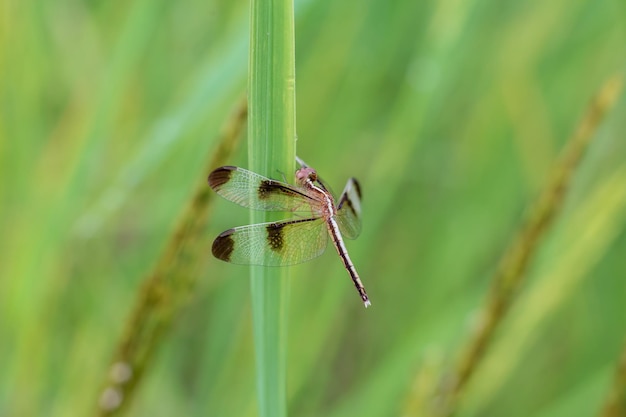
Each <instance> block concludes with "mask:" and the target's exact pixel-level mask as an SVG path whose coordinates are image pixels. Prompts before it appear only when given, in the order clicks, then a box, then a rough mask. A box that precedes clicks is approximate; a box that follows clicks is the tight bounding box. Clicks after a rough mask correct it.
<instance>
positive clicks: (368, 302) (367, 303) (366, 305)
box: [363, 299, 372, 308]
mask: <svg viewBox="0 0 626 417" xmlns="http://www.w3.org/2000/svg"><path fill="white" fill-rule="evenodd" d="M363 304H365V308H367V307H369V306H371V305H372V303H370V300H369V299H367V300H365V301H363Z"/></svg>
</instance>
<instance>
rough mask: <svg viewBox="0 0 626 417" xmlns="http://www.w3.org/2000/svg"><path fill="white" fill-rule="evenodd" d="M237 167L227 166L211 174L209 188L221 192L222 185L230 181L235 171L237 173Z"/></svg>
mask: <svg viewBox="0 0 626 417" xmlns="http://www.w3.org/2000/svg"><path fill="white" fill-rule="evenodd" d="M236 170H237V167H233V166H225V167H220V168H217V169H216V170H215V171H213V172H211V173H210V174H209V186H210V187H211V188H213V189H214V190H219V189H220V188H221V187H222V185H224V184H226V183H227V182H228V181H230V177H231V175H232V173H233V171H236Z"/></svg>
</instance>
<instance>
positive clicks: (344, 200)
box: [338, 195, 357, 216]
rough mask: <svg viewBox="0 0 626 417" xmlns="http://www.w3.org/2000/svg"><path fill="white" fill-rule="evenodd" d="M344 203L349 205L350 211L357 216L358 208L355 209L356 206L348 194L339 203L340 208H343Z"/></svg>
mask: <svg viewBox="0 0 626 417" xmlns="http://www.w3.org/2000/svg"><path fill="white" fill-rule="evenodd" d="M344 205H346V206H348V208H349V209H350V211H351V212H352V214H354V215H355V216H356V215H357V212H356V210H355V209H354V206H353V205H352V200H350V199H349V198H348V196H347V195H346V196H344V198H343V199H342V200H341V202H340V203H339V207H338V209H340V208H342V207H343V206H344Z"/></svg>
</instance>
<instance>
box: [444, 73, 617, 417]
mask: <svg viewBox="0 0 626 417" xmlns="http://www.w3.org/2000/svg"><path fill="white" fill-rule="evenodd" d="M621 88H622V77H621V75H617V76H614V77H612V78H610V79H609V80H608V81H607V82H606V83H605V84H604V85H603V87H602V88H601V89H600V90H599V92H598V93H597V95H596V97H595V98H594V99H593V100H592V102H591V104H590V105H589V108H588V110H587V113H586V114H585V116H584V117H583V119H582V121H581V123H580V124H579V126H578V129H577V130H576V131H575V132H574V134H573V136H572V137H571V139H570V140H569V141H568V143H567V146H566V147H565V149H564V152H563V154H562V157H561V159H560V160H559V161H558V162H557V163H556V164H555V166H554V171H553V176H552V178H551V179H550V180H549V181H548V182H547V184H546V187H545V188H544V190H543V192H542V193H541V195H540V196H539V198H538V199H537V201H536V202H535V204H534V205H533V206H532V207H531V209H532V210H531V211H530V213H529V214H530V215H529V216H528V219H527V221H526V223H525V224H524V226H523V227H522V229H521V231H520V233H519V235H518V236H517V237H516V238H515V239H514V240H513V242H512V244H511V246H510V247H509V249H508V251H507V252H506V253H505V254H504V256H503V258H502V261H501V263H500V266H499V268H498V270H497V272H496V274H495V276H494V279H493V281H492V285H491V288H490V293H489V295H488V297H487V298H486V300H485V304H484V305H483V307H482V311H481V312H480V316H479V321H478V322H479V326H477V327H476V331H475V332H474V333H473V334H472V335H471V336H470V337H469V339H468V340H467V344H466V345H465V346H464V347H463V349H462V351H461V355H460V360H459V362H458V364H457V366H456V368H455V369H454V370H453V372H452V373H451V374H450V375H446V376H445V377H444V378H443V380H442V382H441V384H440V386H439V388H438V393H437V395H436V398H437V402H436V405H435V406H434V409H433V413H434V415H437V416H451V415H453V414H454V412H455V409H456V406H457V402H458V399H459V397H460V396H461V394H462V391H463V390H464V388H465V387H466V385H467V383H468V381H469V380H470V378H471V377H472V375H473V374H474V373H475V371H476V369H477V368H478V366H479V365H480V363H481V362H482V359H483V357H484V355H485V352H486V351H487V349H488V347H489V346H490V344H491V342H492V340H493V336H494V334H495V332H496V329H497V327H498V326H499V324H500V323H501V322H502V319H503V318H504V317H505V315H506V313H507V311H508V310H509V309H510V308H511V306H512V305H513V302H514V301H515V296H516V294H517V293H518V291H519V290H520V288H521V287H522V284H523V282H524V277H525V272H526V270H527V268H528V266H529V265H530V262H531V260H532V259H533V257H534V255H535V254H536V253H537V250H538V249H539V245H540V243H541V240H542V238H543V237H544V236H545V235H546V233H547V231H548V229H549V227H550V226H551V225H552V224H553V223H554V220H555V219H556V217H557V215H558V213H559V212H560V210H561V208H562V206H563V202H564V200H565V195H566V192H567V189H568V187H569V185H570V183H571V181H572V178H573V176H574V173H575V171H576V168H577V167H578V165H579V162H580V160H581V159H582V156H583V154H584V152H585V150H586V149H587V146H588V144H589V142H590V141H591V140H592V139H593V137H594V134H595V132H596V130H597V129H598V127H599V125H600V123H601V122H602V120H603V119H604V116H605V114H606V113H607V112H608V111H609V110H610V109H611V108H612V107H613V105H614V104H615V102H616V100H617V98H618V97H619V94H620V92H621Z"/></svg>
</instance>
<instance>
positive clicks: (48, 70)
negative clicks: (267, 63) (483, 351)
mask: <svg viewBox="0 0 626 417" xmlns="http://www.w3.org/2000/svg"><path fill="white" fill-rule="evenodd" d="M0 22H1V23H0V74H1V75H2V76H1V77H0V227H1V231H2V233H1V234H0V369H2V373H0V415H3V416H4V415H7V416H13V415H14V416H23V415H37V416H39V415H47V416H72V415H86V414H87V415H88V414H89V413H90V412H93V411H94V410H95V409H96V404H97V401H98V395H99V390H100V388H101V386H102V382H103V380H104V378H105V375H106V372H107V366H108V361H109V360H110V358H111V356H112V354H113V351H114V349H115V345H116V343H117V340H118V338H119V336H120V333H121V331H122V329H123V327H124V322H125V320H126V318H127V316H128V314H129V312H130V310H131V307H132V304H133V300H134V297H135V294H136V292H137V291H138V288H139V285H140V282H141V281H142V279H144V277H145V275H146V273H147V272H148V271H150V269H151V268H152V266H153V265H154V263H155V262H156V260H157V259H158V257H159V256H160V253H161V251H162V249H163V248H164V245H165V242H166V241H167V239H168V236H169V234H170V232H171V230H172V228H173V225H174V224H175V221H176V219H177V218H178V216H179V214H180V212H181V210H182V209H183V207H184V206H185V204H186V203H187V201H188V200H189V198H190V196H191V192H192V190H193V187H194V185H195V184H196V182H197V180H198V176H200V175H203V163H204V161H205V160H206V159H207V155H208V154H209V153H210V152H212V150H213V149H214V147H215V139H216V138H217V136H218V131H219V128H220V126H221V125H222V123H223V121H224V120H225V118H226V117H227V115H228V113H229V112H230V111H231V109H232V108H233V107H234V106H235V105H236V103H237V101H238V99H239V97H240V96H241V95H242V94H243V92H244V91H245V80H246V71H247V56H248V55H247V54H248V51H247V45H248V36H249V35H248V4H247V2H233V1H209V2H206V1H204V2H203V1H198V0H191V1H186V2H170V1H154V0H135V1H127V2H104V1H94V0H92V1H79V0H59V1H54V2H36V1H22V2H20V1H8V0H7V1H4V2H1V3H0ZM625 39H626V4H625V3H624V2H623V1H622V0H598V1H590V0H586V1H585V0H569V1H562V0H557V1H549V2H547V1H539V0H533V1H525V2H513V1H505V2H502V1H481V0H468V1H457V0H448V1H408V0H400V1H396V2H388V1H384V0H363V1H360V2H346V1H332V0H318V1H299V2H297V3H296V61H297V69H296V70H297V86H296V91H297V117H298V119H297V126H298V143H297V146H298V154H299V155H300V156H301V157H302V158H304V159H305V160H306V161H307V162H308V163H309V164H311V165H312V166H314V167H316V168H317V169H318V171H319V172H320V173H321V175H323V176H324V178H325V179H326V180H327V181H328V182H330V183H331V184H332V185H333V187H334V188H335V189H336V190H337V191H340V190H341V189H342V186H343V182H344V181H345V180H346V179H347V178H348V177H349V176H355V177H357V178H359V180H360V181H361V184H362V188H363V197H364V199H363V211H364V228H363V234H362V236H361V237H360V238H359V239H358V240H356V241H354V242H348V248H349V250H350V253H351V256H352V258H353V260H354V262H355V264H356V265H357V268H358V270H359V272H360V274H361V277H362V279H363V281H364V284H365V285H366V288H367V290H368V294H369V295H370V297H371V300H372V308H371V309H368V310H364V309H363V306H362V304H361V303H360V301H359V298H358V296H357V294H356V293H355V291H354V289H353V287H352V284H351V282H350V280H349V278H348V276H347V274H346V272H345V271H344V270H343V269H342V266H341V262H340V261H339V260H338V259H336V258H337V257H336V254H335V253H333V251H332V250H328V251H327V252H328V253H326V254H324V255H323V257H322V258H321V259H317V260H315V261H312V262H310V263H307V264H303V265H301V266H297V267H295V268H294V279H293V280H292V284H291V312H290V323H289V338H290V341H289V353H288V366H289V368H288V384H289V385H288V392H289V404H288V408H289V410H290V415H293V416H299V417H300V416H333V417H339V416H354V415H361V416H372V417H374V416H394V415H403V413H404V412H405V410H407V404H410V403H411V398H412V396H413V395H415V392H416V391H420V390H423V389H428V387H429V386H430V385H432V384H434V383H435V381H436V380H437V377H438V375H439V374H440V373H441V372H442V371H443V370H444V369H445V368H446V366H447V365H449V364H450V363H451V358H452V357H453V356H454V355H455V353H456V352H457V349H458V347H459V345H460V344H462V343H463V341H464V340H465V339H466V335H467V332H468V329H469V328H470V327H471V326H472V325H473V321H472V317H473V312H475V311H476V310H477V308H478V307H479V306H480V305H481V303H482V302H483V300H484V297H485V294H486V292H487V291H488V288H489V284H490V278H491V276H492V274H493V272H494V270H495V267H496V264H497V261H498V259H499V258H500V256H501V254H502V252H503V250H504V248H505V247H506V246H507V244H508V242H509V241H510V240H511V239H512V238H513V237H514V235H515V233H516V231H517V229H518V227H519V225H520V223H521V220H522V218H523V214H524V210H525V208H526V207H527V206H528V204H529V203H530V202H531V201H532V200H533V198H534V197H535V196H536V195H537V193H538V192H539V190H540V189H541V187H542V186H543V185H544V184H545V182H546V180H547V178H548V176H549V172H550V169H551V167H552V166H553V164H554V162H555V160H556V158H557V156H558V154H559V151H560V150H561V149H562V147H563V145H564V143H565V141H566V140H567V138H568V137H570V136H571V134H572V132H573V130H574V128H575V126H576V125H577V124H578V121H579V119H580V118H581V116H582V114H583V113H584V110H585V108H586V106H587V103H588V102H589V100H590V98H591V96H592V95H593V93H594V92H595V91H596V90H597V89H598V88H599V87H600V86H601V84H602V83H603V82H604V80H605V79H606V78H607V77H608V76H610V75H612V74H614V73H616V72H619V71H623V70H624V68H625V64H626V62H625V59H624V53H623V52H624V45H625V43H624V40H625ZM625 112H626V100H624V99H619V100H618V102H617V104H616V106H615V107H614V108H613V110H612V111H611V112H610V114H609V115H608V116H607V118H606V120H605V121H604V123H603V124H602V126H601V128H600V129H599V130H598V131H597V133H596V138H595V139H594V141H593V142H592V144H591V147H590V149H589V151H588V153H587V155H586V156H585V158H584V161H583V164H582V166H581V167H580V169H579V172H578V173H577V174H576V175H575V178H574V182H573V184H572V187H571V190H570V193H569V195H568V198H567V200H566V207H565V209H564V211H563V213H562V215H561V217H560V218H559V219H558V221H557V223H556V225H555V227H554V228H552V229H551V230H550V232H549V234H548V236H547V239H546V241H545V242H544V244H543V245H542V247H541V249H540V253H539V256H538V257H537V258H535V259H534V261H533V263H532V267H531V269H530V271H529V276H528V281H527V283H526V284H527V285H525V286H524V288H523V289H522V291H521V293H520V294H519V298H518V302H517V304H516V305H515V306H514V307H513V309H512V310H511V311H510V314H509V316H508V317H507V319H506V320H505V322H504V323H503V325H502V327H501V328H500V329H499V331H498V333H497V340H495V343H494V344H493V345H492V346H491V348H490V350H489V351H488V353H487V359H486V361H485V362H484V363H483V364H482V365H483V366H481V367H480V368H479V370H478V373H477V374H476V375H475V378H473V379H472V381H471V383H470V385H469V386H468V388H467V392H466V395H465V396H464V397H463V401H462V402H461V404H460V409H459V415H460V416H478V415H480V416H507V417H516V416H528V415H537V416H542V417H543V416H545V417H558V416H571V415H589V414H594V413H595V412H596V411H597V410H599V409H600V407H601V404H602V402H603V401H604V398H605V397H606V396H607V394H608V391H609V385H610V383H611V377H612V374H613V370H614V364H615V362H616V360H617V358H618V356H619V351H620V349H621V345H622V343H623V341H624V336H625V335H624V329H625V328H626V262H624V253H626V227H625V226H626V191H625V184H626V158H625V157H624V156H625V155H626V142H625V141H624V132H626V118H625V117H624V116H623V115H624V113H625ZM245 156H246V155H245V147H242V151H241V152H240V153H239V155H238V157H236V158H234V159H233V161H232V164H233V165H235V164H237V165H242V164H245V161H246V158H245ZM276 177H277V178H280V177H281V174H280V173H277V175H276ZM247 218H248V214H247V212H246V211H245V210H244V209H240V208H236V207H233V205H231V204H230V203H227V202H225V201H220V202H218V205H217V209H216V211H215V215H214V217H213V218H212V221H211V222H210V226H209V228H208V230H207V232H206V247H207V251H206V253H207V256H206V260H205V261H204V262H203V264H202V268H200V269H199V270H198V274H199V275H200V276H199V278H198V282H199V284H198V285H197V286H196V288H195V289H194V290H193V296H192V297H191V299H190V300H189V304H188V307H187V309H186V310H184V311H183V312H182V314H181V315H180V317H179V319H178V320H177V322H176V326H175V328H174V330H173V333H171V334H169V335H168V337H167V338H166V342H165V344H164V345H163V346H162V348H161V349H160V350H159V353H158V355H157V356H156V357H155V358H154V359H155V360H154V362H153V364H152V369H151V370H150V371H149V373H148V374H147V377H146V379H145V380H144V384H143V385H142V386H141V387H140V388H139V390H138V392H137V397H136V398H135V400H134V402H133V406H132V414H133V415H137V416H169V415H186V416H196V415H198V416H200V415H216V416H238V417H239V416H254V415H255V414H256V411H255V406H256V399H255V390H254V374H253V372H254V366H253V360H254V354H253V346H252V337H251V323H250V302H249V281H248V279H247V275H248V272H247V269H246V268H245V267H237V266H232V265H227V264H222V263H219V262H217V261H216V260H214V259H213V258H212V257H211V255H210V243H211V240H212V238H213V237H214V236H215V235H216V234H217V233H219V232H221V231H222V230H225V229H227V228H229V227H232V226H235V225H240V224H244V223H246V222H247ZM418 375H420V376H419V377H418ZM424 387H426V388H424Z"/></svg>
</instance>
